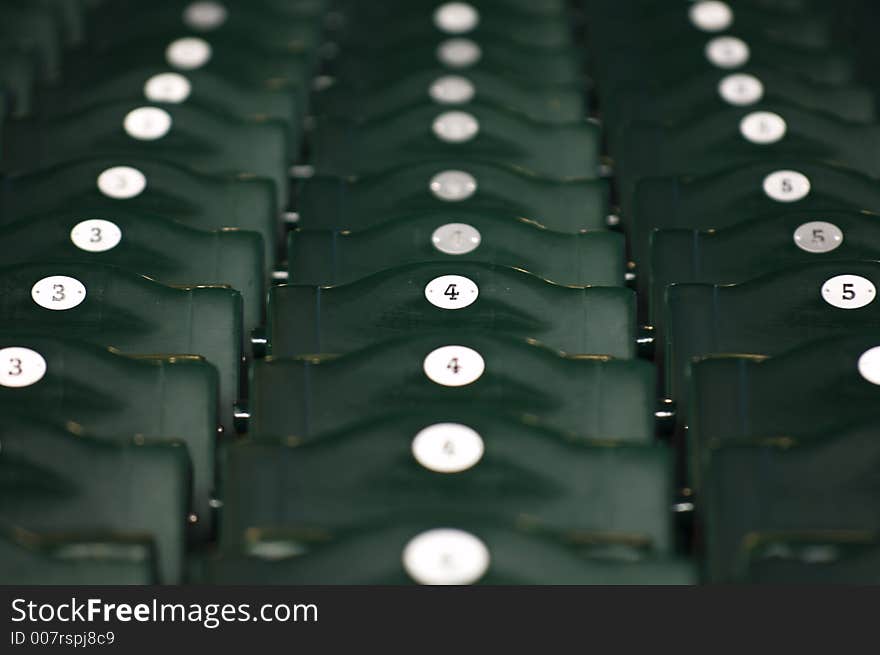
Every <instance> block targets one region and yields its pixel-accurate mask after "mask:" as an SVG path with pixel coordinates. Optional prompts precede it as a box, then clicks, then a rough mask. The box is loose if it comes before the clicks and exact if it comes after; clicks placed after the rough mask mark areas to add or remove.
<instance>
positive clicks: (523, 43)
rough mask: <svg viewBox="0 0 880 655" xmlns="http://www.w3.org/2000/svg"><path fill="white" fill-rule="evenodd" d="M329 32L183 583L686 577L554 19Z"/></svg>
mask: <svg viewBox="0 0 880 655" xmlns="http://www.w3.org/2000/svg"><path fill="white" fill-rule="evenodd" d="M329 17H330V20H329V21H328V26H329V29H330V30H331V32H330V38H331V40H332V43H333V48H332V52H333V57H332V59H331V60H329V61H328V62H327V65H326V66H325V68H324V70H323V71H322V74H321V75H320V76H319V77H318V78H317V79H316V80H315V85H314V93H313V96H312V98H311V101H310V105H311V107H312V109H313V118H311V119H310V120H309V121H308V123H309V129H308V131H307V133H306V147H307V153H308V158H307V160H306V162H305V165H301V166H297V167H296V168H295V170H294V172H295V175H296V178H297V182H296V184H295V205H294V211H295V215H296V216H295V219H296V229H294V230H292V231H291V233H290V235H289V238H288V250H287V271H288V282H287V283H286V284H280V285H276V286H273V287H272V288H271V289H270V293H269V300H268V316H267V330H266V338H267V345H266V351H267V354H268V356H267V357H266V358H265V359H259V360H257V361H255V363H254V365H253V367H252V372H251V386H250V398H249V407H248V410H249V414H250V420H249V438H248V439H247V440H245V441H243V442H241V443H237V444H231V445H229V446H228V447H226V448H224V451H225V456H224V460H225V468H224V471H225V474H224V485H225V487H224V492H225V503H224V510H223V523H222V530H221V539H220V549H219V551H220V552H219V554H218V556H216V557H213V558H210V559H209V560H208V561H206V562H205V563H204V564H205V573H204V576H205V579H207V580H211V581H217V582H238V583H241V582H250V583H253V582H273V583H385V584H396V583H406V582H410V583H411V582H416V583H422V584H469V583H476V582H481V583H511V582H515V583H516V582H518V583H567V584H571V583H583V584H596V583H606V584H612V583H682V582H691V581H693V580H694V570H693V568H692V566H691V564H690V563H688V562H687V561H684V560H681V559H679V558H677V557H676V546H677V543H676V537H675V531H674V529H673V527H674V526H673V515H672V511H671V506H672V504H673V501H674V497H675V496H674V492H673V463H674V459H673V453H672V451H671V449H670V448H669V447H668V446H667V445H665V444H662V443H659V442H657V441H656V440H655V425H654V423H655V418H654V409H655V403H656V391H655V383H654V376H655V373H654V370H653V367H652V366H651V365H650V363H649V362H646V361H644V360H640V359H638V358H637V357H636V355H637V329H636V298H635V294H634V293H633V291H632V290H631V289H628V288H627V287H626V286H625V273H626V266H625V244H624V241H623V236H622V235H621V234H620V233H619V232H615V231H611V230H609V229H607V228H608V224H607V223H608V214H609V195H608V192H609V188H608V183H607V180H605V179H603V178H602V177H601V175H600V172H601V154H602V144H601V141H602V135H601V133H600V130H599V126H598V124H597V123H596V122H595V121H593V120H587V119H586V116H587V115H588V112H589V111H590V108H589V106H588V103H587V94H586V93H585V88H586V83H585V79H584V76H583V65H582V64H583V62H582V59H583V56H582V47H581V45H580V44H579V43H578V42H577V41H576V38H575V33H574V30H573V27H572V26H573V16H572V13H571V11H570V9H569V7H568V3H566V2H563V1H561V0H541V1H540V2H533V1H528V2H527V1H524V0H516V1H509V0H507V1H505V0H474V1H472V2H467V3H464V2H445V3H438V2H434V1H428V0H417V1H412V0H408V1H407V2H384V3H362V2H354V1H350V2H349V1H344V0H341V1H340V2H337V3H336V4H335V6H334V8H333V10H332V12H331V13H330V14H329ZM377 35H381V37H379V36H377ZM401 53H405V56H401Z"/></svg>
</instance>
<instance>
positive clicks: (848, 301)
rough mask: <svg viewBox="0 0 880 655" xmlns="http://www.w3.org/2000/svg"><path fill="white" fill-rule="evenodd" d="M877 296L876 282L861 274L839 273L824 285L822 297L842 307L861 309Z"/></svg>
mask: <svg viewBox="0 0 880 655" xmlns="http://www.w3.org/2000/svg"><path fill="white" fill-rule="evenodd" d="M876 297H877V289H876V288H875V287H874V283H873V282H871V280H869V279H867V278H864V277H862V276H861V275H837V276H836V277H833V278H831V279H830V280H827V281H826V282H825V284H823V285H822V298H824V299H825V302H827V303H828V304H829V305H833V306H834V307H839V308H840V309H859V308H860V307H864V306H865V305H869V304H871V303H872V302H874V298H876Z"/></svg>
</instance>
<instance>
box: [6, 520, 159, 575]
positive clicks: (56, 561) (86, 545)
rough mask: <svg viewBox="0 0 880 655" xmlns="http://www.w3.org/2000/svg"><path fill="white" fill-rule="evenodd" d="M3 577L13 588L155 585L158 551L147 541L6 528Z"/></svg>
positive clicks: (135, 538)
mask: <svg viewBox="0 0 880 655" xmlns="http://www.w3.org/2000/svg"><path fill="white" fill-rule="evenodd" d="M0 579H2V580H3V582H4V584H8V585H28V586H30V585H52V584H54V585H151V584H157V583H158V580H159V578H158V574H157V570H156V561H155V547H154V545H153V543H152V541H151V540H150V539H148V538H145V537H122V536H120V535H117V534H113V535H108V534H101V535H92V536H91V537H90V536H85V535H84V536H78V537H73V536H70V535H63V536H55V535H46V534H36V533H33V532H29V531H27V530H24V529H22V528H12V527H7V526H4V527H3V528H0Z"/></svg>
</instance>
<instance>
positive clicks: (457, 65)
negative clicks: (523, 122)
mask: <svg viewBox="0 0 880 655" xmlns="http://www.w3.org/2000/svg"><path fill="white" fill-rule="evenodd" d="M346 52H347V56H346V57H344V58H342V59H341V60H338V61H336V62H334V64H333V66H332V67H331V69H330V73H331V74H332V75H333V77H335V78H336V79H337V80H338V81H339V82H340V83H342V84H349V83H360V84H363V85H375V84H378V83H380V81H381V80H384V79H389V78H394V79H401V78H405V77H409V76H411V75H414V74H417V73H419V72H423V71H434V72H435V73H437V74H438V75H439V74H442V73H444V72H449V71H458V72H460V71H464V70H470V69H471V68H474V70H477V69H478V70H485V71H486V72H487V73H491V74H492V75H497V76H499V77H502V78H504V77H508V78H513V79H527V80H536V82H537V84H538V85H539V86H538V88H540V86H541V85H542V84H548V85H556V84H573V83H577V82H579V81H581V80H582V76H583V73H582V71H581V63H580V59H581V58H582V56H583V53H582V52H581V51H580V50H578V49H577V48H575V47H572V48H553V49H549V48H539V47H530V46H527V45H523V44H519V43H505V42H504V41H501V40H497V41H482V42H480V43H477V42H475V41H473V40H472V39H469V38H466V37H456V36H453V37H446V36H442V35H438V36H436V37H434V38H428V39H425V40H422V41H420V42H419V43H417V44H410V47H409V48H408V49H407V51H406V57H401V56H400V53H399V52H398V51H390V52H389V51H381V50H379V51H377V50H375V49H372V48H349V49H347V51H346Z"/></svg>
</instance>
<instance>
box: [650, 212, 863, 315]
mask: <svg viewBox="0 0 880 655" xmlns="http://www.w3.org/2000/svg"><path fill="white" fill-rule="evenodd" d="M878 250H880V216H878V215H877V214H874V213H872V212H867V211H796V212H780V213H777V214H771V215H767V216H761V217H759V218H754V219H751V220H748V221H744V222H742V223H737V224H736V225H732V226H729V227H725V228H721V229H717V230H716V229H712V230H684V229H678V230H658V231H656V232H654V234H653V235H652V237H651V271H650V275H649V276H647V277H648V278H649V280H650V299H651V309H652V314H651V320H652V323H653V324H655V326H656V323H657V322H658V321H659V320H660V318H661V313H662V305H663V294H664V293H665V291H666V287H667V286H669V285H670V284H672V283H677V282H703V283H713V284H737V283H739V282H745V281H746V280H748V279H750V278H753V277H756V276H758V275H764V274H767V273H771V272H775V271H779V270H781V269H784V268H787V267H788V266H794V265H797V264H806V263H810V262H818V261H824V260H827V259H834V260H841V259H850V260H858V259H871V258H872V257H875V256H876V254H877V252H878ZM644 282H645V286H647V285H648V280H645V281H644ZM646 290H647V289H646Z"/></svg>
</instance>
